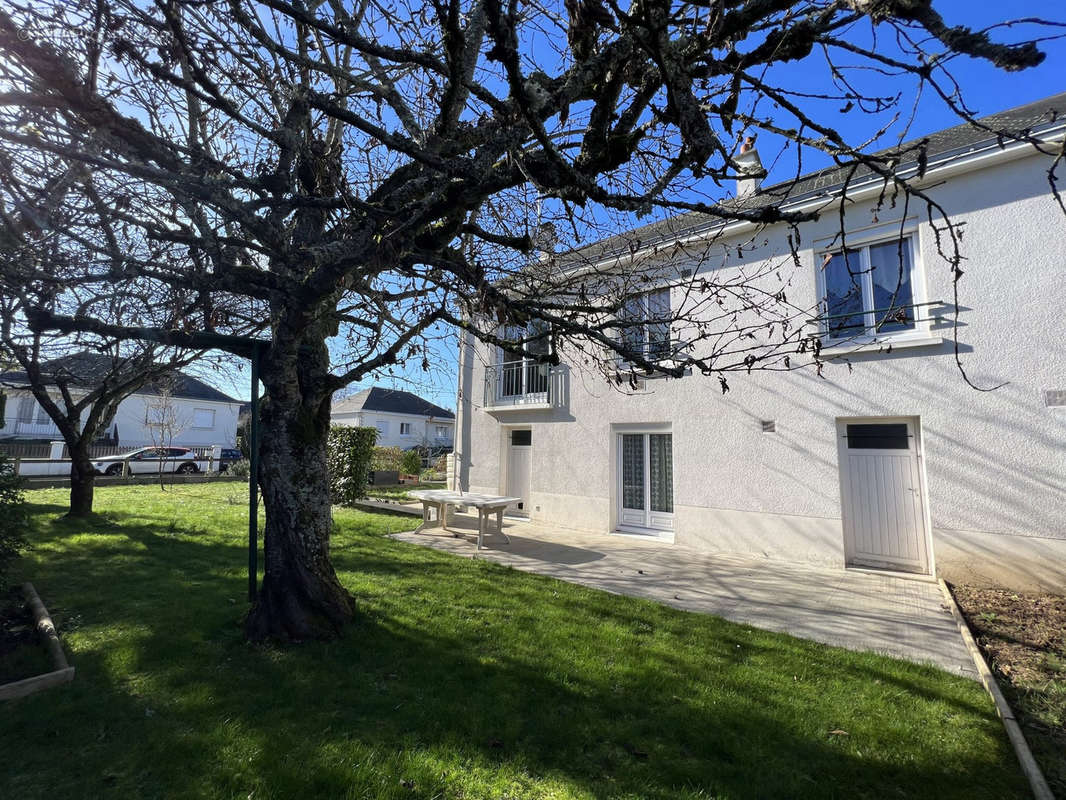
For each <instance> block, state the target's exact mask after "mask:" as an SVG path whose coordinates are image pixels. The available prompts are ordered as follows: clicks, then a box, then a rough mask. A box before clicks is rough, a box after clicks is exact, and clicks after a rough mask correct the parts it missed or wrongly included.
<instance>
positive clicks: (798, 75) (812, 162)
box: [215, 0, 1066, 409]
mask: <svg viewBox="0 0 1066 800" xmlns="http://www.w3.org/2000/svg"><path fill="white" fill-rule="evenodd" d="M934 5H935V7H936V8H937V9H938V10H939V11H940V13H941V14H942V15H943V16H944V18H945V21H946V22H947V23H948V24H949V25H954V24H965V25H967V26H970V27H978V28H979V27H983V26H986V25H990V24H994V23H996V22H999V21H1002V20H1003V19H1004V18H1005V17H1006V16H1007V15H1009V18H1011V19H1022V18H1026V17H1040V18H1044V19H1049V20H1053V21H1058V22H1066V7H1064V6H1063V5H1062V4H1061V3H1058V2H1051V1H1050V0H1015V1H1014V2H1011V3H992V2H987V0H978V1H977V2H974V0H969V1H968V2H967V1H966V0H946V1H945V2H937V3H935V4H934ZM1063 32H1064V33H1066V29H1063ZM859 35H861V32H860V33H859ZM1033 35H1040V34H1038V33H1036V32H1035V31H1034V29H1033V28H1032V27H1025V26H1019V27H1018V28H1015V29H1000V30H999V31H998V32H997V33H995V34H994V38H995V39H996V40H997V41H1012V40H1017V39H1023V38H1027V37H1029V36H1033ZM1041 48H1042V49H1043V50H1044V51H1045V52H1046V53H1047V58H1046V59H1045V61H1044V63H1043V64H1041V65H1040V66H1038V67H1036V68H1034V69H1030V70H1026V71H1023V72H1017V73H1007V72H1004V71H1002V70H999V69H996V68H995V67H993V66H991V65H989V64H988V63H987V62H983V61H977V60H974V59H963V58H960V59H957V60H956V61H954V62H953V63H952V65H951V73H952V74H953V75H954V76H955V78H956V79H957V81H958V83H959V85H960V87H961V90H962V94H963V97H964V98H965V101H966V103H967V104H968V105H969V107H970V108H971V109H973V110H974V111H975V112H977V113H978V114H979V115H984V114H990V113H993V112H996V111H1001V110H1003V109H1007V108H1011V107H1013V106H1018V105H1023V104H1025V103H1029V102H1033V101H1036V100H1039V99H1041V98H1043V97H1047V96H1049V95H1053V94H1057V93H1059V92H1062V91H1066V41H1063V40H1055V41H1048V42H1045V43H1043V44H1042V45H1041ZM787 69H788V72H787V75H783V76H782V79H783V80H785V81H786V82H787V84H788V86H789V88H792V89H799V90H804V91H810V92H824V91H827V90H829V89H830V88H831V87H830V86H828V85H827V80H828V79H827V74H826V71H825V67H824V64H823V65H818V64H815V63H808V62H807V61H805V62H801V63H799V64H796V63H792V64H789V65H788V67H787ZM880 80H882V81H883V83H884V90H883V91H884V93H886V94H887V93H895V92H896V91H902V92H903V93H904V100H903V101H902V102H901V104H900V105H901V107H904V108H907V109H909V108H910V106H911V103H912V100H913V87H911V86H904V85H899V84H898V83H897V82H893V81H891V80H890V79H887V78H884V79H880ZM871 86H873V87H874V88H875V89H877V90H878V91H880V89H881V87H880V86H877V85H876V84H872V83H871V82H870V81H869V80H868V81H867V83H866V87H867V88H870V87H871ZM908 93H909V94H908ZM836 105H837V106H839V104H836ZM917 109H918V111H917V114H916V115H915V118H914V120H913V122H912V123H911V124H910V127H909V130H907V131H906V138H915V137H920V136H923V135H925V134H928V133H931V132H933V131H937V130H941V129H943V128H947V127H951V126H952V125H955V124H957V123H958V119H957V118H956V117H955V116H954V115H953V113H952V112H951V111H950V110H949V109H948V108H946V107H945V106H944V105H943V103H942V102H941V101H940V100H939V98H934V97H933V96H932V94H931V93H930V94H928V95H926V96H923V97H922V98H921V100H920V102H919V103H918V106H917ZM888 116H891V115H888ZM888 116H886V117H885V118H884V119H883V120H880V122H882V123H887V121H888ZM820 119H824V120H825V121H826V122H828V123H829V124H831V125H833V126H834V127H835V128H836V129H837V130H839V131H840V132H841V133H842V134H843V135H844V138H845V139H846V140H849V141H854V140H857V139H860V138H866V137H867V136H868V135H869V134H870V132H871V131H872V130H874V129H875V128H876V123H873V122H872V121H871V119H870V118H869V117H868V116H867V115H865V114H862V113H857V112H851V113H844V114H841V113H840V112H839V111H837V110H836V109H835V108H834V107H828V108H827V109H825V110H823V111H822V112H821V117H820ZM902 124H903V123H902V121H901V122H899V123H897V124H896V126H895V127H893V128H891V129H890V130H889V131H888V132H887V133H886V135H885V136H884V137H882V138H881V139H880V140H879V141H878V145H879V146H887V145H890V144H892V143H893V142H894V141H895V140H896V139H897V138H898V137H899V135H900V134H901V133H902V131H901V127H900V126H901V125H902ZM766 144H769V145H770V149H774V148H773V143H772V142H770V143H766V142H763V141H760V146H761V147H760V149H761V150H763V152H762V155H763V161H764V163H765V164H766V165H767V166H768V167H770V166H771V162H772V166H773V168H772V170H771V174H770V176H769V178H768V180H769V181H771V182H772V181H775V180H784V179H787V178H789V177H790V176H791V175H792V174H794V172H795V160H794V159H795V155H794V153H786V154H784V155H783V156H782V157H780V158H778V159H777V160H775V161H774V160H772V156H773V155H775V153H770V154H768V153H767V152H765V150H764V149H763V148H765V146H766ZM768 156H769V157H768ZM829 163H830V162H829V159H828V157H825V156H820V155H819V154H816V153H814V152H804V154H803V171H804V172H809V171H811V170H815V169H819V168H821V167H824V166H827V165H828V164H829ZM436 350H437V352H436V357H435V358H434V359H433V360H434V362H435V364H436V365H437V366H436V368H435V369H434V370H433V371H431V372H430V373H423V372H422V370H421V369H420V367H419V365H418V364H416V363H413V364H411V365H409V366H408V367H406V368H405V367H397V368H396V369H395V371H394V373H393V374H392V375H391V376H389V375H383V376H379V377H378V378H376V379H375V380H367V381H363V382H362V383H360V384H357V385H353V386H352V387H350V388H349V389H348V390H347V391H349V392H354V391H358V390H359V389H360V388H365V387H367V386H369V385H371V384H377V385H380V386H391V387H394V388H401V389H406V390H409V391H414V392H416V393H417V394H420V395H421V396H423V397H425V398H426V399H427V400H430V401H431V402H434V403H437V404H438V405H440V406H443V407H445V408H452V409H454V408H455V398H456V350H455V346H454V337H452V338H451V339H450V341H449V342H446V343H445V342H441V343H439V344H438V345H437V347H436ZM215 382H216V383H218V385H219V387H220V388H222V389H223V390H224V391H228V392H230V393H231V394H233V395H234V396H237V397H242V398H246V397H248V385H247V383H248V372H247V368H245V369H243V370H241V371H239V372H237V371H234V372H233V373H232V375H231V378H230V379H228V380H227V379H223V377H222V376H221V375H219V376H218V378H217V379H216V381H215Z"/></svg>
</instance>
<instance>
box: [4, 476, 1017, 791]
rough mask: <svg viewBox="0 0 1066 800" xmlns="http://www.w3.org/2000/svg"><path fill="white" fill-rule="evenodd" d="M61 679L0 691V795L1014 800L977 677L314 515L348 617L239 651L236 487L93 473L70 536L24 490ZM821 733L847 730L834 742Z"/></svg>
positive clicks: (27, 568) (377, 518)
mask: <svg viewBox="0 0 1066 800" xmlns="http://www.w3.org/2000/svg"><path fill="white" fill-rule="evenodd" d="M29 497H30V499H31V500H32V502H33V503H35V511H36V515H35V520H36V523H35V525H36V527H35V530H34V531H33V537H32V538H33V539H34V541H35V542H36V548H35V549H34V550H33V551H32V552H31V553H30V554H29V555H28V556H27V557H26V558H25V559H24V560H23V561H22V562H21V564H20V565H19V567H18V569H19V571H20V573H21V575H20V576H17V577H25V578H29V579H31V580H33V581H34V583H35V584H36V586H37V588H38V591H39V592H40V594H41V597H42V598H43V599H44V601H45V603H46V604H47V605H48V607H49V609H50V610H51V611H52V613H53V616H54V618H55V620H56V623H57V625H58V627H59V629H60V632H61V634H62V635H63V637H64V640H65V644H66V647H67V650H68V652H69V655H70V660H71V663H72V664H73V665H75V666H76V667H77V677H76V678H75V681H74V683H73V684H70V685H69V686H66V687H63V688H60V689H54V690H50V691H49V692H46V693H43V694H39V695H36V696H33V697H29V698H25V699H23V700H18V701H14V702H10V703H7V704H4V705H3V706H0V742H3V760H2V763H3V768H2V769H0V797H4V798H19V800H28V799H29V798H45V797H47V798H52V797H64V798H80V797H85V798H111V797H113V798H155V797H166V798H216V797H218V798H241V800H246V799H247V798H253V799H254V800H261V798H318V797H321V798H368V799H372V800H376V799H377V798H426V800H428V799H429V798H601V797H602V798H608V797H610V798H664V799H665V798H791V797H811V798H834V797H839V798H860V797H867V798H901V797H915V798H919V797H920V798H929V797H937V798H947V797H958V798H997V800H998V799H1000V798H1013V797H1018V798H1020V797H1024V796H1025V794H1026V791H1025V784H1024V783H1023V780H1022V778H1021V776H1020V773H1019V771H1018V769H1017V767H1016V765H1015V762H1014V756H1013V754H1012V751H1011V750H1010V748H1009V746H1008V744H1007V740H1006V738H1005V736H1004V734H1003V731H1002V728H1001V725H1000V723H999V721H998V719H997V718H996V716H995V713H994V710H993V707H992V705H991V703H990V701H989V700H988V698H987V697H986V695H985V693H984V690H983V689H982V688H981V687H980V686H979V685H978V684H977V683H975V682H972V681H968V680H965V679H961V678H956V677H952V676H950V675H948V674H946V673H944V672H941V671H939V670H936V669H932V668H925V667H919V666H915V665H911V664H907V663H903V662H899V661H895V660H892V659H889V658H883V657H879V656H874V655H865V654H855V653H850V652H847V651H844V650H838V649H834V648H829V647H823V646H820V645H816V644H813V643H810V642H805V641H801V640H799V639H793V638H790V637H788V636H783V635H779V634H773V633H767V632H763V631H760V630H756V629H753V628H750V627H746V626H742V625H734V624H731V623H728V622H725V621H723V620H720V619H716V618H713V617H707V616H700V615H696V614H689V613H685V612H681V611H676V610H673V609H669V608H665V607H661V606H658V605H656V604H654V603H651V602H648V601H644V600H638V599H630V598H623V597H618V596H614V595H609V594H605V593H602V592H598V591H594V590H591V589H585V588H582V587H578V586H573V585H570V584H566V583H560V582H557V581H554V580H551V579H548V578H542V577H539V576H534V575H528V574H525V573H519V572H516V571H513V570H510V569H506V568H503V567H500V566H497V565H494V564H491V563H487V562H485V561H471V560H467V559H459V558H455V557H451V556H448V555H445V554H442V553H438V552H435V551H433V550H431V549H429V548H424V547H418V546H415V545H409V544H403V543H400V542H396V541H393V540H391V539H389V538H387V537H385V536H384V535H383V534H384V533H386V532H388V531H397V530H403V529H409V528H410V527H411V526H412V521H411V519H410V518H409V517H393V516H387V515H380V514H366V513H360V512H355V511H349V510H337V512H336V520H337V534H336V539H335V544H334V559H335V562H336V564H337V567H338V570H339V571H340V574H341V579H342V580H343V581H344V583H345V584H346V585H347V586H348V587H349V588H350V589H351V591H352V592H353V594H354V595H355V596H356V598H357V600H358V603H359V609H360V616H359V619H358V621H357V622H356V623H355V624H353V625H352V626H351V627H350V628H349V629H348V631H347V633H346V635H345V636H344V638H343V639H342V640H340V641H336V642H332V643H310V644H305V645H303V646H300V647H293V648H288V649H282V648H274V647H264V646H251V645H248V644H245V643H244V642H243V641H242V639H241V634H240V627H239V621H240V617H241V615H242V613H243V612H244V610H245V608H246V602H245V596H244V592H245V577H244V574H243V565H244V564H245V562H246V559H245V549H244V541H245V536H246V522H245V520H246V516H245V512H244V508H243V504H244V502H245V494H244V491H243V489H241V488H240V487H239V486H236V485H234V484H215V485H205V484H193V485H183V486H173V487H170V488H168V490H167V491H166V492H165V493H161V492H160V491H159V490H158V489H157V488H155V487H152V486H131V487H114V488H112V487H108V488H102V489H99V490H98V491H97V509H98V511H99V512H100V514H99V517H98V519H97V520H96V521H95V522H93V523H92V524H73V523H68V522H64V521H59V520H57V517H58V516H59V514H60V513H61V512H62V511H63V507H62V501H63V493H62V492H61V491H36V492H30V493H29ZM841 731H846V732H847V733H846V734H845V733H841Z"/></svg>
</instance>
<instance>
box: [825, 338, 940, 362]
mask: <svg viewBox="0 0 1066 800" xmlns="http://www.w3.org/2000/svg"><path fill="white" fill-rule="evenodd" d="M943 343H944V337H943V336H929V335H920V336H898V337H897V336H892V337H885V338H883V339H873V340H870V341H859V340H856V341H852V342H843V343H840V344H833V345H830V346H828V347H823V348H822V349H821V352H820V353H819V356H820V357H821V358H834V357H836V356H850V355H857V354H861V353H888V352H889V351H890V350H891V351H892V352H895V351H896V350H909V349H911V348H913V347H936V346H937V345H941V344H943Z"/></svg>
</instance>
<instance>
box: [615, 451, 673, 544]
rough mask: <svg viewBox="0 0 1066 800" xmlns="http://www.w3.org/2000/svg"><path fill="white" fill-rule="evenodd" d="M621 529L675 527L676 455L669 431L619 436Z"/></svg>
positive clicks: (650, 529) (671, 528)
mask: <svg viewBox="0 0 1066 800" xmlns="http://www.w3.org/2000/svg"><path fill="white" fill-rule="evenodd" d="M618 461H619V465H618V476H619V483H620V491H619V493H618V494H619V503H620V506H621V508H620V510H619V515H618V524H619V527H620V528H622V529H633V530H644V531H670V530H673V527H674V456H673V439H672V437H671V435H670V434H669V433H622V434H619V436H618Z"/></svg>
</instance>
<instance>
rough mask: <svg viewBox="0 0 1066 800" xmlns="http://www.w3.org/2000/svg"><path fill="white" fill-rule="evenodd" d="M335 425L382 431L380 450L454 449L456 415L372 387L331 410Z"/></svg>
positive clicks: (405, 394) (403, 394)
mask: <svg viewBox="0 0 1066 800" xmlns="http://www.w3.org/2000/svg"><path fill="white" fill-rule="evenodd" d="M330 419H331V420H332V421H333V423H334V424H335V425H353V426H356V427H367V428H377V429H378V439H377V445H378V447H401V448H403V449H404V450H409V449H410V448H412V447H419V446H421V447H429V448H450V447H451V446H452V442H453V439H454V433H455V414H454V413H452V412H451V411H449V410H448V409H446V408H441V407H440V406H438V405H434V404H433V403H431V402H429V401H428V400H423V399H422V398H421V397H419V396H418V395H416V394H411V393H410V392H403V391H400V390H399V389H384V388H382V387H380V386H372V387H370V388H369V389H363V391H361V392H359V393H357V394H354V395H352V396H351V397H346V398H344V399H343V400H338V401H337V402H335V403H334V404H333V408H332V409H331V410H330Z"/></svg>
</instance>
